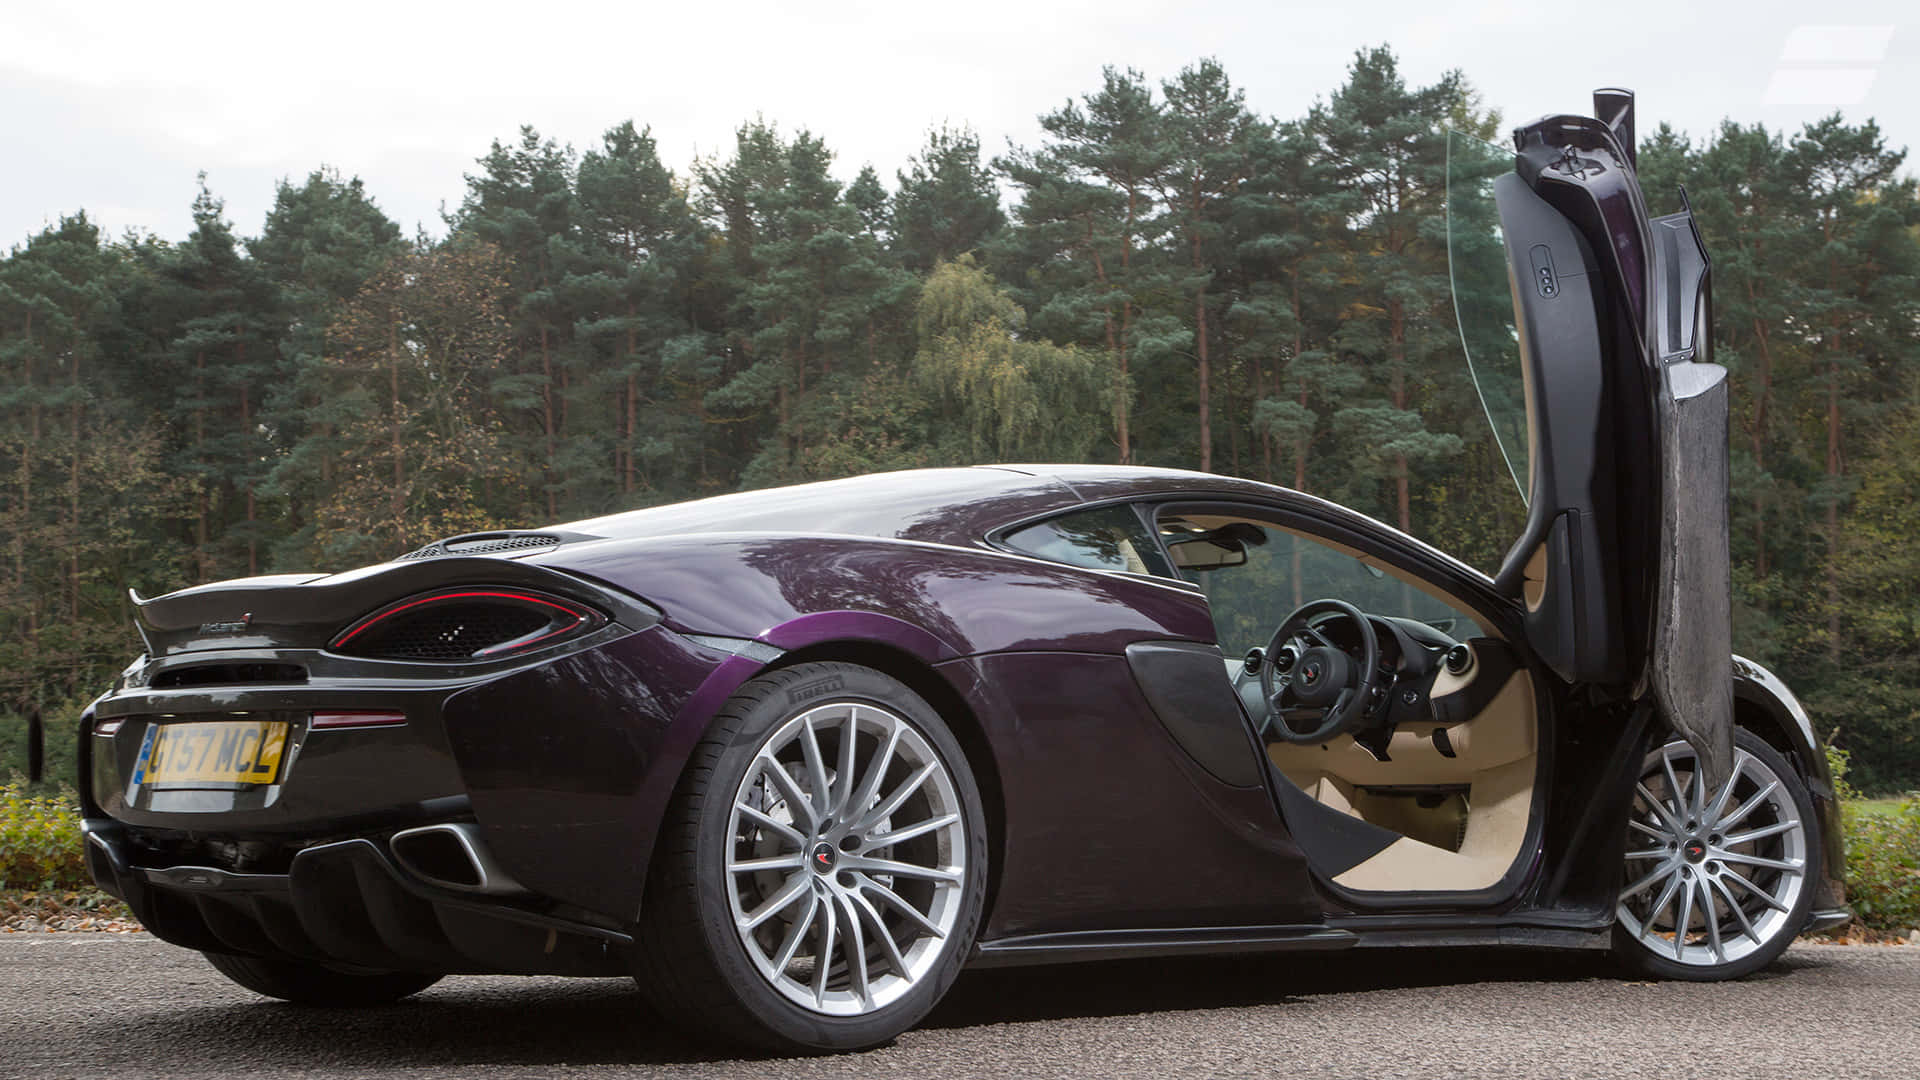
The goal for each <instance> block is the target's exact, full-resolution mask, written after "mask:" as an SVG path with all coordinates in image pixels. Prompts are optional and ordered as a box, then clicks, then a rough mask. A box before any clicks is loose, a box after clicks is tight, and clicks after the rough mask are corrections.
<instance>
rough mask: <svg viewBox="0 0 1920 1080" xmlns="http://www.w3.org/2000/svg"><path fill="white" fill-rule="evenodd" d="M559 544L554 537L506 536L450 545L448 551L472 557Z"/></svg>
mask: <svg viewBox="0 0 1920 1080" xmlns="http://www.w3.org/2000/svg"><path fill="white" fill-rule="evenodd" d="M559 542H560V541H559V539H558V538H557V537H552V536H506V537H502V538H500V539H498V540H471V541H467V542H465V543H458V544H448V545H447V551H448V552H449V553H453V552H458V553H460V554H462V555H471V554H473V553H475V552H480V551H519V550H521V549H522V548H537V547H552V546H554V545H555V544H558V543H559Z"/></svg>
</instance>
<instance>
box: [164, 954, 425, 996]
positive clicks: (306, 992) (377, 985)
mask: <svg viewBox="0 0 1920 1080" xmlns="http://www.w3.org/2000/svg"><path fill="white" fill-rule="evenodd" d="M201 955H203V956H205V957H206V958H207V962H208V963H210V964H212V965H213V969H214V970H215V971H218V972H219V973H220V974H222V975H225V976H226V977H227V978H229V979H232V980H233V981H234V982H236V983H239V984H240V985H241V986H244V987H246V988H247V989H249V990H251V991H253V992H254V993H256V994H265V995H266V996H268V997H272V998H279V999H281V1000H282V1001H292V1002H298V1003H299V1004H301V1005H322V1006H327V1007H331V1008H356V1007H364V1006H369V1005H391V1004H392V1003H394V1002H396V1001H399V1000H400V999H401V998H403V997H407V996H408V995H410V994H417V993H419V992H420V991H422V990H425V989H426V988H427V987H429V986H432V985H433V984H434V983H437V982H439V981H440V976H438V975H422V974H416V973H413V972H406V971H370V972H350V971H339V970H336V969H334V968H330V967H325V966H322V965H320V964H312V963H308V962H306V961H304V960H285V959H268V958H266V957H262V956H235V955H233V954H231V953H217V952H208V953H202V954H201Z"/></svg>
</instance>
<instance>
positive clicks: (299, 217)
mask: <svg viewBox="0 0 1920 1080" xmlns="http://www.w3.org/2000/svg"><path fill="white" fill-rule="evenodd" d="M406 250H407V248H406V245H405V243H404V242H403V241H402V240H401V237H400V227H399V226H398V225H396V224H395V223H394V222H393V221H392V220H391V219H389V218H388V217H387V215H386V214H385V213H383V212H382V211H381V210H380V208H379V206H378V205H377V204H375V202H374V201H373V199H372V198H371V197H370V196H368V194H367V192H366V188H365V186H364V185H363V184H362V183H361V182H360V180H359V178H358V177H355V178H353V179H351V180H342V179H341V178H340V174H339V173H337V172H335V171H334V170H332V169H325V168H322V169H317V170H315V171H314V172H313V173H311V174H309V175H308V176H307V179H306V180H305V182H303V183H301V184H300V185H298V186H295V185H294V184H292V183H289V182H287V181H284V180H283V181H281V182H280V183H279V184H278V185H277V186H276V188H275V191H274V202H273V207H272V209H270V210H268V211H267V220H266V225H265V227H264V228H263V229H262V231H261V234H260V235H259V236H258V237H256V238H254V239H252V240H249V241H248V242H247V251H248V252H249V254H251V255H252V257H253V262H254V264H255V265H256V266H257V267H258V268H259V271H260V273H261V274H263V275H264V276H265V277H266V279H267V280H268V281H269V282H270V283H271V284H272V286H273V288H274V290H276V292H277V294H278V299H279V306H278V308H277V309H276V310H275V311H273V312H272V313H271V318H272V324H273V330H272V333H273V334H274V335H275V336H277V337H278V338H279V343H280V345H279V353H280V355H279V357H278V361H277V363H276V364H275V365H274V378H273V383H272V385H271V386H270V387H269V388H268V392H267V396H266V399H265V400H264V401H263V402H262V408H261V413H260V415H261V423H262V424H263V425H265V426H266V427H267V428H269V429H270V430H271V431H272V432H273V436H272V438H273V450H274V453H275V457H274V459H273V463H272V466H271V469H270V471H269V473H268V474H267V477H266V480H265V482H264V483H263V484H262V490H263V491H264V492H265V493H267V494H269V495H273V496H278V497H280V498H281V499H283V500H284V502H283V503H282V505H283V506H284V507H285V511H284V512H285V516H286V521H285V526H284V537H283V539H281V540H280V541H279V545H278V547H277V549H276V552H275V554H274V558H273V561H274V562H275V563H277V564H279V565H282V566H294V567H303V566H306V565H311V562H310V560H311V559H312V558H313V557H314V552H313V550H312V546H313V539H314V522H313V517H312V508H313V507H314V506H316V505H318V504H320V503H323V502H326V501H328V500H329V499H331V498H332V489H333V485H334V483H335V480H336V476H335V463H336V462H338V461H339V460H341V457H342V454H343V452H344V450H345V446H344V444H343V443H342V442H341V439H340V435H339V433H340V431H341V429H342V428H344V427H346V426H349V425H351V424H352V423H353V421H354V415H353V413H352V412H351V410H350V408H349V407H348V405H347V402H346V401H345V400H344V399H343V398H342V397H341V396H340V395H338V394H335V393H332V392H330V383H331V381H332V380H331V378H330V375H329V372H328V369H327V366H326V363H325V361H326V334H327V326H328V324H329V323H330V322H331V321H332V319H333V317H334V315H335V313H336V312H337V311H339V309H340V307H341V305H342V304H344V303H345V302H346V301H348V300H350V299H351V298H352V297H354V296H355V295H356V294H358V293H359V292H360V290H361V289H362V288H363V287H365V285H366V283H367V282H368V281H369V280H370V279H371V278H372V277H373V276H374V275H375V274H376V273H378V272H379V271H380V269H381V268H382V267H384V266H385V265H386V264H387V263H388V262H389V261H390V260H392V259H394V258H397V257H400V256H401V255H402V254H404V253H405V251H406Z"/></svg>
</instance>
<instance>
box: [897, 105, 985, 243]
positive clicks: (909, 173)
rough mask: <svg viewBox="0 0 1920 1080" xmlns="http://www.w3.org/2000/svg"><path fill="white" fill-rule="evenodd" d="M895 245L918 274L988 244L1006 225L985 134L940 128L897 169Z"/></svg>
mask: <svg viewBox="0 0 1920 1080" xmlns="http://www.w3.org/2000/svg"><path fill="white" fill-rule="evenodd" d="M897 178H898V190H897V191H896V192H895V194H894V196H893V215H892V223H893V234H894V242H893V249H894V251H895V253H896V254H897V255H898V257H899V260H900V264H901V265H902V266H904V267H906V268H907V269H908V270H911V271H913V272H915V273H918V274H925V273H927V272H929V271H931V270H932V269H933V267H934V264H936V263H940V262H948V261H951V260H953V259H956V258H958V257H959V256H961V255H962V254H965V253H967V252H971V251H976V250H979V249H981V248H982V247H983V246H984V245H986V244H987V243H988V242H989V241H990V240H992V238H993V237H994V236H995V235H996V234H997V233H999V232H1000V230H1001V229H1003V228H1005V227H1006V223H1007V215H1006V212H1005V211H1003V210H1001V209H1000V191H999V188H998V186H997V185H995V183H994V180H993V174H992V172H990V171H989V170H988V169H987V168H986V167H985V166H984V165H982V164H981V161H980V137H979V136H978V135H976V134H974V133H973V131H972V130H971V129H970V128H964V127H961V128H951V127H942V128H936V129H934V130H932V131H929V132H928V133H927V143H926V146H925V147H923V148H922V149H921V151H920V153H919V154H918V155H917V156H915V157H914V158H913V159H912V160H911V161H909V162H908V163H907V168H906V170H905V171H903V172H900V173H898V174H897Z"/></svg>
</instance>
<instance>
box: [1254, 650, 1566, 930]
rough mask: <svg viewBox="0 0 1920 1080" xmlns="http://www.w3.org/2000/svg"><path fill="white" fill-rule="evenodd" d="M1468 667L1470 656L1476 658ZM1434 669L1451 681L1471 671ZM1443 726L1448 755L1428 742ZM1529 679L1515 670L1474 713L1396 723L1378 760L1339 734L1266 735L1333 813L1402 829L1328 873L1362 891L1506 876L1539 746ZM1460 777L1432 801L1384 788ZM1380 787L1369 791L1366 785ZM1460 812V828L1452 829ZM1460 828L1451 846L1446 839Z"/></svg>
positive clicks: (1479, 885) (1277, 761) (1282, 763)
mask: <svg viewBox="0 0 1920 1080" xmlns="http://www.w3.org/2000/svg"><path fill="white" fill-rule="evenodd" d="M1476 668H1477V665H1476ZM1476 668H1470V669H1469V670H1468V671H1467V672H1466V673H1465V674H1464V675H1463V676H1459V677H1454V676H1449V675H1445V674H1443V675H1442V676H1441V680H1443V681H1445V680H1452V681H1453V682H1454V684H1455V686H1453V687H1447V686H1444V685H1442V684H1441V683H1436V685H1435V695H1436V696H1439V695H1441V694H1444V693H1446V692H1447V691H1448V690H1449V689H1454V688H1457V686H1458V685H1459V684H1462V683H1464V682H1466V681H1470V680H1471V679H1473V678H1474V677H1475V676H1476V675H1477V674H1478V672H1477V670H1476ZM1436 728H1444V729H1445V731H1446V733H1447V741H1448V743H1449V744H1450V745H1451V746H1452V748H1453V750H1454V753H1455V756H1453V757H1447V756H1446V755H1445V754H1442V753H1441V752H1440V750H1439V748H1438V747H1436V746H1435V745H1434V741H1433V732H1434V730H1435V729H1436ZM1537 731H1538V721H1537V719H1536V717H1535V716H1534V707H1533V688H1532V684H1531V682H1530V681H1529V679H1528V678H1527V675H1526V673H1525V672H1524V671H1515V672H1513V673H1512V674H1511V675H1510V676H1509V677H1508V679H1507V684H1506V686H1505V687H1503V688H1502V689H1501V690H1500V692H1499V693H1498V694H1496V695H1494V698H1493V700H1492V701H1490V702H1488V703H1487V706H1486V708H1484V709H1482V710H1481V711H1480V712H1479V714H1477V715H1476V716H1474V717H1473V718H1472V719H1470V720H1467V721H1466V722H1464V723H1459V724H1452V725H1442V724H1438V723H1434V724H1428V725H1408V724H1403V725H1401V728H1400V730H1398V731H1396V732H1394V736H1393V741H1392V743H1391V744H1390V745H1389V746H1388V749H1387V757H1388V759H1389V760H1387V761H1379V760H1376V759H1375V758H1374V756H1373V754H1372V753H1371V752H1369V751H1368V750H1367V749H1366V748H1364V747H1362V746H1360V745H1359V744H1357V743H1355V742H1354V741H1353V739H1352V737H1351V736H1347V735H1342V736H1339V737H1338V738H1336V739H1334V740H1333V741H1332V742H1329V743H1326V744H1324V745H1321V746H1298V745H1294V744H1292V743H1273V744H1271V745H1269V746H1268V748H1267V754H1268V756H1269V757H1270V758H1272V760H1273V763H1274V765H1275V766H1276V767H1277V768H1279V770H1280V771H1281V773H1282V774H1284V775H1285V776H1286V777H1287V779H1289V780H1291V781H1293V782H1294V783H1295V784H1298V785H1299V786H1300V789H1301V790H1302V791H1305V792H1306V793H1307V794H1308V795H1311V796H1312V797H1313V798H1314V799H1316V800H1318V801H1319V802H1321V803H1324V804H1325V805H1327V806H1331V807H1333V808H1334V809H1336V810H1339V811H1341V812H1342V813H1347V814H1352V815H1353V816H1355V817H1358V818H1362V819H1364V820H1366V821H1370V822H1372V823H1373V824H1376V825H1380V826H1381V827H1383V828H1387V829H1392V830H1393V831H1394V832H1398V833H1401V834H1402V837H1401V839H1399V840H1396V841H1394V842H1393V843H1392V844H1391V845H1389V846H1388V847H1387V848H1386V850H1384V851H1381V852H1380V853H1379V854H1377V855H1375V856H1373V857H1372V858H1371V859H1368V860H1367V861H1366V862H1363V863H1361V864H1360V865H1359V866H1356V867H1354V868H1352V869H1350V870H1348V871H1347V872H1345V873H1343V874H1341V875H1339V876H1338V877H1336V878H1334V879H1333V880H1334V882H1335V883H1336V884H1339V885H1343V886H1345V887H1347V888H1349V889H1357V890H1361V891H1366V892H1374V891H1379V892H1408V891H1415V890H1417V891H1421V892H1453V891H1466V890H1474V889H1485V888H1489V887H1491V886H1492V885H1494V884H1495V883H1497V882H1498V881H1499V880H1500V879H1501V878H1502V877H1503V876H1505V874H1506V872H1507V869H1508V868H1509V867H1510V866H1512V865H1513V861H1514V859H1516V858H1517V857H1519V855H1520V850H1521V847H1522V845H1523V844H1524V843H1525V842H1526V835H1527V817H1528V814H1529V813H1530V812H1531V809H1532V805H1533V784H1534V771H1535V770H1534V766H1535V764H1536V761H1537V753H1538V746H1537V743H1536V733H1537ZM1456 784H1458V785H1465V786H1466V789H1467V790H1466V793H1465V796H1464V798H1463V799H1447V800H1444V801H1442V802H1441V804H1440V805H1439V806H1437V807H1433V808H1431V809H1427V808H1422V807H1419V806H1418V805H1417V804H1416V803H1415V802H1414V801H1413V800H1412V799H1409V798H1406V797H1400V796H1394V795H1392V794H1389V793H1387V792H1390V790H1391V789H1392V788H1394V787H1396V786H1401V785H1421V786H1426V785H1456ZM1368 788H1374V789H1384V790H1376V791H1368V790H1366V789H1368ZM1463 814H1464V818H1465V822H1464V825H1465V828H1464V830H1461V817H1462V816H1463ZM1455 836H1457V837H1458V838H1459V845H1458V849H1457V850H1450V844H1449V843H1448V841H1449V840H1451V839H1452V838H1453V837H1455Z"/></svg>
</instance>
